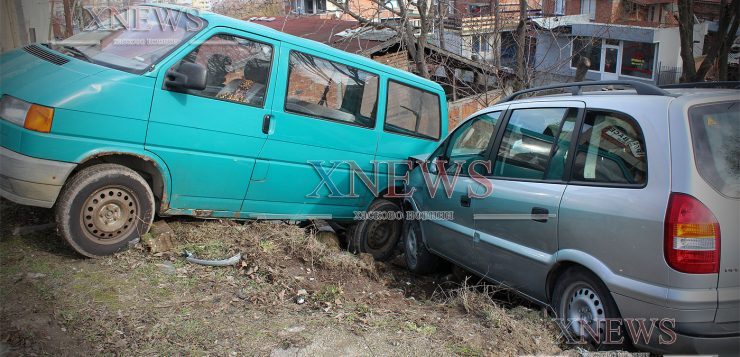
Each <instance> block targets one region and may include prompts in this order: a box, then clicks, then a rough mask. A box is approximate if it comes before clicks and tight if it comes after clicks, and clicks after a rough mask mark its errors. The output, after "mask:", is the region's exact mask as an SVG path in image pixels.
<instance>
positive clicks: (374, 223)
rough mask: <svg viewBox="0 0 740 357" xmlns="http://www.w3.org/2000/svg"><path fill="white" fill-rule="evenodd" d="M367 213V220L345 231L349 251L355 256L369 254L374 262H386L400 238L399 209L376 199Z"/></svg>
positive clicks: (387, 201) (390, 202)
mask: <svg viewBox="0 0 740 357" xmlns="http://www.w3.org/2000/svg"><path fill="white" fill-rule="evenodd" d="M367 212H368V217H367V219H365V220H363V221H360V222H358V223H357V224H354V225H352V226H351V227H350V228H349V229H348V230H347V240H348V241H349V251H350V252H352V253H355V254H357V253H369V254H371V255H372V256H373V258H375V260H380V261H384V260H388V259H390V258H391V257H392V256H393V253H394V252H395V249H396V245H398V239H399V238H400V237H401V230H402V228H403V220H402V219H400V218H401V217H400V214H401V213H402V212H401V208H400V207H399V206H398V205H397V204H396V203H394V202H392V201H389V200H386V199H383V198H378V199H376V200H375V201H373V203H371V204H370V207H368V209H367Z"/></svg>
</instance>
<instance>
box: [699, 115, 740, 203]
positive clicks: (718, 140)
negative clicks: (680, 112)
mask: <svg viewBox="0 0 740 357" xmlns="http://www.w3.org/2000/svg"><path fill="white" fill-rule="evenodd" d="M689 120H690V122H691V136H692V142H693V146H694V159H695V161H696V166H697V168H698V170H699V174H700V175H701V176H702V177H703V178H704V180H706V181H707V183H709V184H710V185H711V186H712V187H714V188H715V189H716V190H717V191H719V192H720V193H722V194H723V195H725V196H729V197H734V198H740V101H733V102H725V103H716V104H709V105H701V106H696V107H693V108H691V109H690V110H689Z"/></svg>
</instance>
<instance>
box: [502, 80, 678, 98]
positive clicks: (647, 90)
mask: <svg viewBox="0 0 740 357" xmlns="http://www.w3.org/2000/svg"><path fill="white" fill-rule="evenodd" d="M606 86H628V87H632V88H634V90H635V92H637V94H638V95H671V94H670V93H669V92H668V91H665V90H663V89H661V88H659V87H657V86H654V85H652V84H648V83H643V82H637V81H586V82H573V83H563V84H554V85H550V86H543V87H536V88H530V89H524V90H520V91H518V92H516V93H514V94H512V95H510V96H508V97H506V98H504V99H503V100H502V101H500V102H499V103H505V102H509V101H512V100H514V99H516V98H517V97H519V96H521V95H523V94H527V93H535V92H541V91H546V90H553V89H564V88H571V93H572V94H573V95H580V94H581V89H582V88H583V87H602V88H603V87H606Z"/></svg>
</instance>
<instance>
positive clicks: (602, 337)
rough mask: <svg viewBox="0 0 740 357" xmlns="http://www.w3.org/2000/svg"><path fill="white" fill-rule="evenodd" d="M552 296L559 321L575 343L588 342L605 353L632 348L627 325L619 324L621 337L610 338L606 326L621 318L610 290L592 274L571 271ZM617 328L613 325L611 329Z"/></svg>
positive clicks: (556, 284)
mask: <svg viewBox="0 0 740 357" xmlns="http://www.w3.org/2000/svg"><path fill="white" fill-rule="evenodd" d="M552 296H553V307H554V308H555V312H556V314H557V317H558V318H560V319H563V320H562V321H563V325H562V326H568V333H570V334H571V336H572V337H573V338H574V339H575V340H578V341H587V342H589V343H590V344H592V345H593V346H595V347H597V348H599V349H604V350H612V349H624V348H627V347H629V346H630V338H629V335H628V334H627V333H626V330H625V328H624V324H619V326H621V328H620V329H618V332H619V335H617V334H616V333H614V334H612V336H607V334H606V332H607V331H608V330H607V328H606V324H607V323H609V320H613V319H621V316H620V314H619V309H618V308H617V304H616V303H615V302H614V299H612V296H611V293H610V292H609V289H608V288H607V287H606V285H604V283H603V282H601V280H600V279H599V278H598V277H596V276H595V275H594V274H593V273H591V272H589V271H587V270H585V269H581V268H577V267H573V268H569V269H568V270H566V271H565V272H564V273H563V274H562V275H561V276H560V277H559V278H558V280H557V282H556V283H555V288H554V290H553V295H552ZM616 325H617V324H616V323H614V324H612V329H613V328H614V327H615V326H616ZM620 339H622V341H621V342H620V341H619V340H620Z"/></svg>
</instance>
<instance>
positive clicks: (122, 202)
mask: <svg viewBox="0 0 740 357" xmlns="http://www.w3.org/2000/svg"><path fill="white" fill-rule="evenodd" d="M153 220H154V194H153V193H152V189H151V188H150V187H149V185H148V184H147V182H146V181H145V180H144V178H142V177H141V175H139V174H138V173H137V172H136V171H133V170H131V169H129V168H127V167H125V166H121V165H116V164H101V165H95V166H91V167H88V168H86V169H84V170H82V171H80V172H78V173H77V174H75V175H74V176H73V177H72V178H71V179H70V180H69V181H68V182H67V184H66V185H64V188H63V189H62V192H61V194H60V195H59V200H58V201H57V204H56V221H57V230H58V231H59V232H60V233H61V235H62V237H64V239H65V240H66V241H67V243H69V245H71V246H72V248H74V250H76V251H77V252H78V253H80V254H82V255H84V256H86V257H90V258H98V257H102V256H106V255H111V254H113V253H116V252H120V251H122V250H125V249H126V248H128V244H129V242H130V241H132V240H134V239H136V238H139V237H140V236H141V235H143V234H145V233H146V232H148V231H149V227H151V224H152V221H153Z"/></svg>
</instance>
